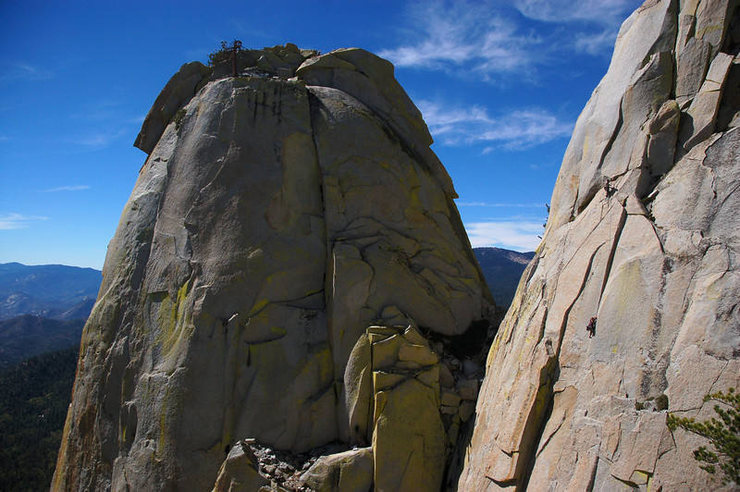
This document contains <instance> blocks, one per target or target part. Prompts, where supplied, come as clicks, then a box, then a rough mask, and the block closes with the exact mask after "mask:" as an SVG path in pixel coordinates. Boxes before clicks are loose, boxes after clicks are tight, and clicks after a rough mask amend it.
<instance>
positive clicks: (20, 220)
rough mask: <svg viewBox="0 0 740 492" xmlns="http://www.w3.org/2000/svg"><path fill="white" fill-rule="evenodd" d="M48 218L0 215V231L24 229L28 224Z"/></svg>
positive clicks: (14, 214)
mask: <svg viewBox="0 0 740 492" xmlns="http://www.w3.org/2000/svg"><path fill="white" fill-rule="evenodd" d="M47 219H48V217H41V216H38V215H23V214H17V213H9V214H0V231H7V230H11V229H25V228H27V227H28V226H29V225H30V223H32V222H38V221H41V220H47Z"/></svg>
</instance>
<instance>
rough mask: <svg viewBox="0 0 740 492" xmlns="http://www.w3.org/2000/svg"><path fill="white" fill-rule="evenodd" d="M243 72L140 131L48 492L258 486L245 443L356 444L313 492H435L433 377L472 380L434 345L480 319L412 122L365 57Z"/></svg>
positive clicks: (213, 78)
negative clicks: (363, 489) (395, 491)
mask: <svg viewBox="0 0 740 492" xmlns="http://www.w3.org/2000/svg"><path fill="white" fill-rule="evenodd" d="M237 61H238V63H237V66H238V71H239V76H237V77H232V76H231V74H230V70H231V62H230V61H229V60H226V61H224V62H223V63H221V64H218V63H217V64H216V66H215V67H213V68H209V67H205V66H203V65H200V64H197V63H192V64H187V65H184V66H183V68H182V69H181V70H180V71H179V72H178V73H177V74H176V75H175V76H174V77H173V78H172V80H171V81H170V82H169V83H168V84H167V86H166V87H165V89H164V91H163V92H162V94H161V95H160V96H159V97H158V98H157V101H156V102H155V105H154V107H153V108H152V110H151V111H150V113H149V115H148V116H147V118H146V120H145V122H144V124H143V127H142V130H141V134H140V135H139V138H138V139H137V145H138V146H139V147H140V148H142V149H143V150H145V151H146V152H147V153H149V157H148V159H147V160H146V163H145V164H144V166H143V168H142V169H141V172H140V175H139V179H138V181H137V183H136V186H135V188H134V190H133V192H132V194H131V197H130V199H129V202H128V203H127V204H126V206H125V209H124V211H123V214H122V217H121V221H120V224H119V227H118V230H117V232H116V235H115V237H114V239H113V240H112V242H111V243H110V245H109V248H108V255H107V258H106V262H105V267H104V271H103V276H104V280H103V285H102V287H101V291H100V296H99V298H98V301H97V303H96V305H95V307H94V309H93V311H92V314H91V316H90V318H89V320H88V323H87V325H86V327H85V331H84V335H83V340H82V346H81V352H80V360H79V366H78V373H77V379H76V382H75V387H74V392H73V399H72V404H71V406H70V410H69V414H68V417H67V422H66V426H65V431H64V436H63V440H62V446H61V450H60V453H59V458H58V464H57V469H56V473H55V476H54V482H53V484H52V488H53V489H55V490H107V489H113V490H209V489H211V488H215V490H237V489H238V490H241V489H243V488H244V487H247V485H244V484H251V485H249V487H253V488H254V487H258V486H263V485H264V483H265V480H264V477H262V478H261V475H259V473H258V472H259V470H258V469H257V468H258V466H257V465H256V464H255V462H254V459H252V458H250V453H249V452H248V451H247V450H246V448H244V447H243V446H242V445H241V444H239V445H236V443H238V442H241V440H243V439H247V438H249V439H256V440H257V441H259V442H261V443H265V444H266V445H269V446H271V447H272V448H276V449H280V450H283V451H286V452H294V453H303V452H307V451H309V450H311V449H314V448H317V447H319V446H323V445H325V444H327V443H332V442H337V441H338V442H341V443H345V444H346V446H352V445H355V446H361V447H370V451H369V452H367V453H364V452H363V453H360V454H357V456H354V455H352V456H350V457H347V458H345V457H336V456H328V457H326V459H322V460H321V461H320V463H321V465H318V464H317V465H316V466H315V467H314V468H313V469H311V472H310V476H307V477H305V480H304V483H311V484H313V486H316V484H317V480H319V481H320V479H321V478H320V477H322V476H323V477H334V478H336V479H337V480H338V482H337V483H338V484H339V485H341V484H343V483H347V484H355V485H356V484H368V483H372V482H373V481H374V482H375V483H376V487H377V488H378V489H392V488H394V487H396V485H397V484H410V483H416V482H417V481H418V484H419V486H423V488H424V489H426V490H436V489H438V488H439V485H440V483H441V481H442V476H443V471H444V467H445V460H446V459H447V453H448V450H449V449H450V447H451V446H452V444H453V443H454V441H455V439H454V438H455V437H456V435H457V434H456V429H457V427H455V426H459V424H460V422H461V421H462V416H458V408H457V406H454V405H453V406H449V405H446V406H445V408H447V407H450V408H452V409H453V410H454V413H455V415H453V416H447V417H443V415H442V413H441V409H442V407H443V404H445V402H446V401H447V400H443V396H442V392H441V389H440V388H441V386H440V382H439V379H438V378H439V376H438V375H439V373H440V371H444V373H445V377H446V379H445V380H444V384H443V385H442V387H445V388H448V389H446V390H445V391H447V392H448V393H451V394H455V392H456V390H455V384H456V382H458V381H460V382H461V384H468V383H462V382H463V381H465V380H467V379H470V378H474V377H476V376H470V377H467V376H465V375H464V374H463V371H462V367H463V364H462V362H461V361H460V360H459V359H455V358H454V357H453V356H451V355H450V352H449V350H448V349H447V342H446V341H445V340H448V339H449V340H452V338H450V337H454V336H458V335H461V334H464V333H465V332H466V331H467V330H468V328H469V327H470V326H471V325H474V324H475V323H476V322H480V321H482V322H484V323H485V320H486V319H488V318H489V316H490V315H491V313H492V311H493V309H494V304H493V301H492V299H491V298H490V294H489V293H488V290H487V287H486V286H485V283H484V281H483V279H482V275H481V273H480V270H479V268H478V264H477V262H476V260H475V258H474V256H473V253H472V251H471V249H470V244H469V241H468V239H467V236H466V235H465V232H464V229H463V226H462V223H461V221H460V217H459V215H458V212H457V210H456V208H455V205H454V203H453V201H452V199H453V198H454V197H455V193H454V190H453V188H452V183H451V181H450V179H449V176H448V175H447V173H446V172H445V170H444V168H443V167H442V165H441V164H440V162H439V160H438V159H437V158H436V156H434V154H433V153H432V151H431V150H430V149H429V145H430V143H431V137H430V135H429V132H428V131H427V128H426V125H425V124H424V122H423V120H422V119H421V115H420V113H419V111H418V110H417V109H416V107H415V106H414V105H413V103H412V102H411V100H410V99H409V98H408V96H407V95H406V93H405V92H404V91H403V89H402V88H401V87H400V85H399V84H398V83H397V82H396V80H395V78H394V76H393V67H392V65H391V64H390V63H388V62H387V61H385V60H382V59H380V58H378V57H376V56H375V55H372V54H371V53H368V52H366V51H363V50H360V49H347V50H338V51H335V52H332V53H328V54H326V55H318V54H317V53H316V52H313V51H306V50H298V48H296V47H295V46H294V45H290V44H288V45H286V46H278V47H275V48H266V49H265V50H245V51H243V52H241V53H239V55H238V60H237ZM373 326H375V327H376V328H370V327H373ZM372 330H375V332H373V331H372ZM381 332H382V333H387V334H389V335H388V337H389V340H388V341H387V343H386V344H385V345H383V343H382V341H381V340H379V339H378V337H380V335H378V333H381ZM370 333H375V334H370ZM431 338H434V340H435V342H434V344H433V345H432V344H431V343H430V342H429V340H430V339H431ZM391 339H392V340H391ZM378 347H385V351H384V352H383V354H384V357H386V359H387V360H386V362H387V365H378V364H379V359H377V358H375V359H374V358H373V357H372V356H371V355H370V354H371V353H376V352H377V353H380V351H381V350H382V348H378ZM371 351H372V352H371ZM453 359H454V360H455V361H457V362H456V363H455V364H452V365H451V366H450V367H452V370H450V369H449V368H448V367H447V366H446V365H445V362H444V361H452V360H453ZM441 366H445V367H444V369H441ZM389 378H390V379H393V381H390V379H389ZM380 379H383V382H382V384H381V382H380ZM396 383H398V386H396ZM476 383H477V381H476ZM450 385H451V386H452V387H451V388H449V387H450ZM474 388H475V389H474V392H473V393H472V394H471V392H470V384H468V389H467V393H466V394H467V398H471V396H472V399H474V398H475V393H477V384H475V385H474ZM447 398H448V400H449V398H450V397H447ZM459 399H460V398H459V397H458V400H459ZM468 406H470V405H468ZM469 413H470V412H469V411H468V415H464V416H466V417H468V418H469ZM418 415H423V416H424V418H423V419H419V418H417V417H418ZM419 453H421V454H419ZM395 460H405V462H406V465H405V466H402V465H399V463H397V462H396V461H395ZM368 463H369V465H368ZM430 465H433V466H434V470H432V472H429V470H428V468H427V467H428V466H430ZM337 467H338V468H337ZM368 467H369V470H368ZM219 470H220V471H219ZM317 477H318V478H317ZM334 478H331V480H334ZM327 480H328V478H327ZM383 484H387V486H386V485H383ZM324 485H325V486H326V487H328V490H333V487H335V485H336V484H333V483H331V484H324ZM353 486H354V485H353ZM240 487H241V488H240ZM249 487H247V490H249Z"/></svg>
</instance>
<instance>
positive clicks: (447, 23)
mask: <svg viewBox="0 0 740 492" xmlns="http://www.w3.org/2000/svg"><path fill="white" fill-rule="evenodd" d="M412 5H413V6H412V8H411V10H412V13H411V18H412V19H413V23H414V26H413V27H412V33H410V35H409V36H407V37H408V39H413V40H415V42H411V43H408V44H403V45H401V46H398V47H396V48H393V49H386V50H382V51H380V52H379V55H380V56H382V57H384V58H387V59H389V60H390V61H391V62H393V63H394V64H395V65H396V66H398V67H416V68H426V69H434V70H438V69H442V70H445V71H447V72H454V73H459V74H461V75H466V74H470V72H473V73H477V74H479V75H482V76H483V78H484V79H488V78H489V77H490V76H491V75H493V74H497V73H512V72H519V71H521V70H522V69H523V68H524V67H527V66H529V65H531V64H532V53H534V50H533V49H530V48H531V46H532V45H534V44H536V43H537V40H536V38H535V37H533V36H527V35H524V34H522V33H520V32H519V31H518V29H517V26H516V25H515V24H514V23H513V22H512V21H510V20H507V19H504V18H502V17H499V16H497V15H496V14H495V12H496V9H494V8H491V6H489V5H487V4H486V3H475V4H474V3H471V2H466V1H463V2H454V3H450V2H444V1H442V0H436V1H431V2H425V3H420V2H417V3H415V4H412Z"/></svg>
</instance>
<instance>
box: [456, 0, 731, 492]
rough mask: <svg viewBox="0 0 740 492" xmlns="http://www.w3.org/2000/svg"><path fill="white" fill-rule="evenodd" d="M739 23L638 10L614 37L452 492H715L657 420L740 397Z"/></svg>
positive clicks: (687, 10)
mask: <svg viewBox="0 0 740 492" xmlns="http://www.w3.org/2000/svg"><path fill="white" fill-rule="evenodd" d="M738 10H739V9H738V2H736V1H732V0H693V1H689V0H682V1H680V2H679V1H676V0H649V1H647V2H645V4H644V5H643V6H641V7H640V8H639V9H638V10H637V11H636V12H635V13H634V14H633V15H632V16H630V17H629V18H628V19H627V20H626V21H625V23H624V24H623V26H622V28H621V30H620V33H619V37H618V39H617V43H616V47H615V51H614V56H613V59H612V62H611V66H610V68H609V71H608V73H607V74H606V76H605V77H604V78H603V80H602V81H601V83H600V84H599V86H598V87H597V88H596V90H595V91H594V93H593V95H592V97H591V99H590V100H589V102H588V104H587V105H586V107H585V109H584V110H583V113H582V114H581V116H580V118H579V119H578V122H577V124H576V127H575V130H574V134H573V137H572V140H571V142H570V144H569V146H568V149H567V151H566V154H565V157H564V161H563V165H562V168H561V171H560V175H559V177H558V180H557V183H556V186H555V190H554V192H553V197H552V208H551V213H550V217H549V220H548V223H547V229H546V232H545V235H544V239H543V241H542V243H541V245H540V247H539V248H538V250H537V252H536V255H535V258H534V259H533V261H532V262H531V263H530V265H529V266H528V268H527V270H526V271H525V273H524V277H523V278H522V280H521V282H520V285H519V288H518V291H517V294H516V296H515V298H514V301H513V304H512V305H511V308H510V309H509V311H508V313H507V315H506V318H505V320H504V321H503V323H502V324H501V327H500V329H499V332H498V334H497V336H496V338H495V339H494V342H493V346H492V347H491V351H490V353H489V357H488V361H487V368H486V377H485V380H484V383H483V387H482V389H481V394H480V396H479V400H478V403H477V408H476V417H475V428H474V433H473V435H472V441H471V443H470V447H469V448H468V449H467V450H466V452H465V466H464V469H463V470H462V473H461V475H460V478H459V482H458V488H459V490H498V489H516V490H523V489H525V488H529V489H530V490H621V489H622V488H625V487H627V488H632V489H634V490H638V489H639V490H706V489H707V488H715V487H718V486H719V483H718V482H716V483H712V482H710V476H709V475H708V474H707V473H705V472H704V471H702V470H700V469H699V467H698V464H697V463H696V461H695V460H694V458H693V455H692V451H693V450H694V449H696V448H697V447H698V446H699V445H700V444H703V443H702V442H700V441H699V440H698V438H696V437H695V436H694V435H691V434H688V433H686V432H683V431H681V430H680V429H679V430H676V431H675V432H674V433H671V432H670V431H669V430H668V428H667V427H666V414H667V412H668V411H669V412H672V413H675V414H677V415H680V416H698V417H699V418H700V419H704V418H707V417H709V416H713V411H712V406H713V403H712V402H704V401H703V399H702V397H703V396H704V395H705V394H706V393H709V392H714V391H718V390H727V389H728V388H730V387H735V388H737V387H739V386H740V270H739V266H740V265H739V263H738V262H740V234H739V232H738V231H740V216H739V215H738V211H740V194H738V188H739V187H740V155H739V152H740V151H739V148H740V105H739V104H738V99H739V98H740V86H739V82H740V60H739V59H738V48H739V47H740V19H739V18H738V15H739V12H738ZM594 316H595V317H596V318H597V321H596V327H595V332H594V334H593V337H590V336H589V333H588V332H587V330H586V327H587V326H588V324H589V320H590V319H591V318H592V317H594Z"/></svg>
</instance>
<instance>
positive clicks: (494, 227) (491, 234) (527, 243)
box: [465, 220, 543, 251]
mask: <svg viewBox="0 0 740 492" xmlns="http://www.w3.org/2000/svg"><path fill="white" fill-rule="evenodd" d="M465 229H466V230H467V232H468V237H469V238H470V243H471V244H472V246H473V247H474V248H478V247H481V246H496V247H500V248H506V249H513V250H516V251H532V250H534V249H535V248H537V246H538V245H539V243H540V238H539V237H537V236H538V235H541V234H542V231H543V229H542V223H540V222H534V221H506V220H504V221H487V222H473V223H471V224H467V225H466V226H465Z"/></svg>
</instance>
